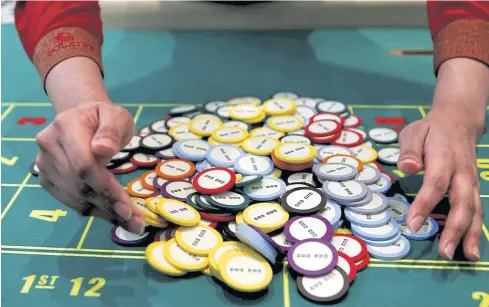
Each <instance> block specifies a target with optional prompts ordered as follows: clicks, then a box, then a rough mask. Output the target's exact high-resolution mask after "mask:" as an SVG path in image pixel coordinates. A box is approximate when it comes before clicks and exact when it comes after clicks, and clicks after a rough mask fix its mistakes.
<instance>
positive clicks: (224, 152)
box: [205, 144, 245, 167]
mask: <svg viewBox="0 0 489 307" xmlns="http://www.w3.org/2000/svg"><path fill="white" fill-rule="evenodd" d="M244 154H245V153H244V152H243V150H242V149H241V148H239V147H237V146H234V145H227V144H223V145H216V146H212V147H211V148H210V149H209V150H208V151H207V153H206V155H205V158H206V160H207V161H208V162H209V163H210V164H212V165H214V166H219V167H233V165H234V162H235V161H236V159H237V158H239V157H240V156H242V155H244Z"/></svg>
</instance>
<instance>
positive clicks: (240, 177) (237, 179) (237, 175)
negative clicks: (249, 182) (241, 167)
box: [236, 174, 243, 182]
mask: <svg viewBox="0 0 489 307" xmlns="http://www.w3.org/2000/svg"><path fill="white" fill-rule="evenodd" d="M241 180H243V175H241V174H236V182H240V181H241Z"/></svg>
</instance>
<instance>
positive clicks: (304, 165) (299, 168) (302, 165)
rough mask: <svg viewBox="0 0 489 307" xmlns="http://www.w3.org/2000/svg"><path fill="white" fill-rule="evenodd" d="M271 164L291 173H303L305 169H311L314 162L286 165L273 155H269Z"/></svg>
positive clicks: (286, 163)
mask: <svg viewBox="0 0 489 307" xmlns="http://www.w3.org/2000/svg"><path fill="white" fill-rule="evenodd" d="M271 157H272V161H273V164H275V166H276V167H277V168H279V169H282V170H286V171H291V172H297V171H303V170H305V169H308V168H311V167H313V166H314V160H313V161H311V162H306V163H288V162H284V161H281V160H279V159H278V158H277V157H275V155H274V154H273V152H272V154H271Z"/></svg>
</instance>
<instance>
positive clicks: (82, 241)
mask: <svg viewBox="0 0 489 307" xmlns="http://www.w3.org/2000/svg"><path fill="white" fill-rule="evenodd" d="M93 219H94V217H93V216H91V217H89V218H88V222H87V224H86V225H85V229H84V230H83V233H82V236H81V238H80V241H78V245H77V246H76V249H77V250H80V249H81V247H82V246H83V243H84V242H85V239H86V238H87V235H88V231H89V230H90V227H92V223H93Z"/></svg>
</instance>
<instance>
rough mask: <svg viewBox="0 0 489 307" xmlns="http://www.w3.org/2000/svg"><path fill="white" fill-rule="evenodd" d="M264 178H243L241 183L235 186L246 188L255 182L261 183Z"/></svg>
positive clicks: (257, 176) (259, 176)
mask: <svg viewBox="0 0 489 307" xmlns="http://www.w3.org/2000/svg"><path fill="white" fill-rule="evenodd" d="M262 178H263V176H262V175H250V176H243V178H242V179H241V181H239V182H236V183H235V184H234V186H235V187H237V188H240V187H244V186H246V185H248V184H252V183H253V182H257V181H260V180H262Z"/></svg>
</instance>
